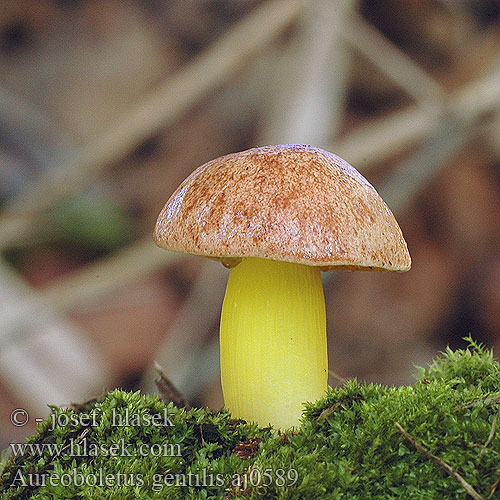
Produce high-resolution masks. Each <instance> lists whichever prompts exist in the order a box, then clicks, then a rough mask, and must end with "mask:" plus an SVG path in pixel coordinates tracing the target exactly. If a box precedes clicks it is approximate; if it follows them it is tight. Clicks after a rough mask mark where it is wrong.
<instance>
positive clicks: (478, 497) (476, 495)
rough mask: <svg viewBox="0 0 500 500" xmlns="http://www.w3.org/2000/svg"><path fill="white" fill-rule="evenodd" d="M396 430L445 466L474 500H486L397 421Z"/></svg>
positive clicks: (428, 456)
mask: <svg viewBox="0 0 500 500" xmlns="http://www.w3.org/2000/svg"><path fill="white" fill-rule="evenodd" d="M394 426H395V427H396V430H397V431H398V432H399V433H400V434H402V435H403V436H404V437H405V438H406V439H407V440H408V441H409V442H410V443H411V444H412V445H413V446H414V447H415V448H416V449H417V450H418V451H421V452H422V453H424V454H425V455H427V458H429V460H432V461H433V462H434V463H435V464H437V465H439V467H441V468H443V469H444V470H445V471H446V472H447V473H448V474H449V475H450V476H451V477H452V478H453V479H455V481H457V482H458V483H459V484H460V486H462V488H463V489H464V490H465V491H466V492H467V494H469V495H470V496H471V497H472V498H474V500H484V498H483V497H482V496H481V495H480V494H479V493H478V492H477V491H476V490H475V489H474V488H473V487H472V486H471V485H470V484H469V483H468V482H467V481H466V480H465V479H464V478H463V477H462V476H461V475H460V474H459V473H458V472H457V471H456V470H455V469H453V468H452V467H450V466H449V465H448V464H447V463H446V462H443V460H441V459H440V458H439V457H437V456H436V455H433V454H432V453H431V452H430V451H429V450H428V449H427V448H425V447H424V446H422V445H421V444H420V443H418V442H417V440H416V439H415V438H414V437H413V436H412V435H411V434H409V433H408V432H407V431H405V430H404V429H403V427H401V425H400V424H399V423H398V422H396V423H395V424H394Z"/></svg>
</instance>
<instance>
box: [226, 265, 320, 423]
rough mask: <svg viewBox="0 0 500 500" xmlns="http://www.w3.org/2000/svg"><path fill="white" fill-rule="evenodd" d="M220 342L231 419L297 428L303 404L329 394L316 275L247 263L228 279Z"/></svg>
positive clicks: (292, 268)
mask: <svg viewBox="0 0 500 500" xmlns="http://www.w3.org/2000/svg"><path fill="white" fill-rule="evenodd" d="M220 342H221V373H222V389H223V392H224V402H225V405H226V407H227V408H228V409H229V411H230V412H231V414H232V416H233V417H235V418H241V419H244V420H247V421H254V422H258V424H259V425H260V426H267V425H269V424H271V425H272V426H274V427H276V428H289V427H293V426H298V425H299V418H300V416H301V414H302V410H303V405H304V403H305V402H307V401H314V400H316V399H318V398H320V397H321V396H323V395H324V394H325V391H326V389H327V378H328V360H327V345H326V315H325V299H324V295H323V286H322V283H321V276H320V270H319V268H316V267H311V266H305V265H302V264H293V263H289V262H277V261H271V260H267V259H259V258H246V259H243V261H242V262H241V263H240V264H239V265H237V266H236V267H234V268H233V269H232V270H231V274H230V277H229V281H228V285H227V290H226V296H225V298H224V304H223V306H222V316H221V326H220Z"/></svg>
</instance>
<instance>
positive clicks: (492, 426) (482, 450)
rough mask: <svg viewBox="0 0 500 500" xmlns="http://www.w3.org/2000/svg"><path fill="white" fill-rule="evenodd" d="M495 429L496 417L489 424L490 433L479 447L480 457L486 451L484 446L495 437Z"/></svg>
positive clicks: (486, 446)
mask: <svg viewBox="0 0 500 500" xmlns="http://www.w3.org/2000/svg"><path fill="white" fill-rule="evenodd" d="M496 430H497V417H496V415H495V417H494V418H493V423H492V424H491V431H490V435H489V436H488V439H487V440H486V443H484V444H483V447H482V448H481V452H480V453H479V456H480V457H482V456H483V455H484V452H485V451H486V448H488V446H489V445H490V443H491V442H492V441H493V438H494V437H495V431H496Z"/></svg>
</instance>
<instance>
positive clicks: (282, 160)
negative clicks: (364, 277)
mask: <svg viewBox="0 0 500 500" xmlns="http://www.w3.org/2000/svg"><path fill="white" fill-rule="evenodd" d="M154 239H155V242H156V244H157V245H158V246H160V247H162V248H165V249H167V250H175V251H178V252H187V253H191V254H196V255H204V256H206V257H211V258H216V259H219V260H221V261H222V262H223V263H224V264H226V265H228V266H231V265H235V264H237V263H238V262H239V261H240V259H242V258H245V257H261V258H265V259H272V260H281V261H287V262H295V263H299V264H307V265H310V266H320V267H322V268H323V269H325V270H326V269H330V268H347V269H378V270H390V271H407V270H408V269H409V268H410V266H411V259H410V255H409V253H408V248H407V246H406V242H405V240H404V238H403V234H402V232H401V229H400V228H399V225H398V223H397V222H396V219H395V218H394V216H393V214H392V212H391V211H390V210H389V208H388V207H387V205H386V204H385V203H384V201H383V200H382V198H381V197H380V196H379V195H378V193H377V192H376V191H375V189H374V188H373V186H372V185H371V184H370V183H369V182H368V181H367V180H366V179H365V178H364V177H363V176H362V175H361V174H360V173H359V172H358V171H357V170H355V169H354V168H353V167H351V165H349V164H348V163H347V162H346V161H344V160H343V159H342V158H339V157H338V156H336V155H334V154H332V153H329V152H328V151H324V150H322V149H318V148H314V147H311V146H303V145H295V144H287V145H280V146H266V147H261V148H254V149H249V150H247V151H242V152H240V153H233V154H229V155H227V156H222V157H220V158H216V159H215V160H212V161H209V162H208V163H205V164H204V165H202V166H201V167H199V168H198V169H197V170H195V171H194V172H193V173H192V174H191V175H190V176H189V177H188V178H187V179H186V180H185V181H184V182H183V183H182V184H181V185H180V186H179V188H178V189H177V190H176V191H175V193H174V194H173V195H172V196H171V197H170V199H169V200H168V201H167V204H166V205H165V207H164V208H163V210H162V211H161V213H160V215H159V217H158V221H157V223H156V228H155V232H154Z"/></svg>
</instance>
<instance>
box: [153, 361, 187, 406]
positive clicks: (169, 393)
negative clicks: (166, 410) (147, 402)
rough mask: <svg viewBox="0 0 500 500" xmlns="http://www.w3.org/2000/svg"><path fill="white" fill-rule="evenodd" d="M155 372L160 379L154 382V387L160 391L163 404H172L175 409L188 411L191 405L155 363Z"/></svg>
mask: <svg viewBox="0 0 500 500" xmlns="http://www.w3.org/2000/svg"><path fill="white" fill-rule="evenodd" d="M155 368H156V371H157V372H158V375H159V376H160V378H158V379H157V380H156V386H157V387H158V390H159V391H160V397H161V399H162V400H163V401H164V402H165V403H174V406H177V408H186V410H189V409H190V408H191V405H190V404H189V403H188V401H187V400H186V398H185V397H184V396H183V395H182V394H181V392H180V391H179V389H177V387H175V385H174V384H173V383H172V382H171V381H170V380H169V379H168V378H167V376H166V375H165V373H164V372H163V370H162V368H161V366H160V365H159V364H158V363H155Z"/></svg>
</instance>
